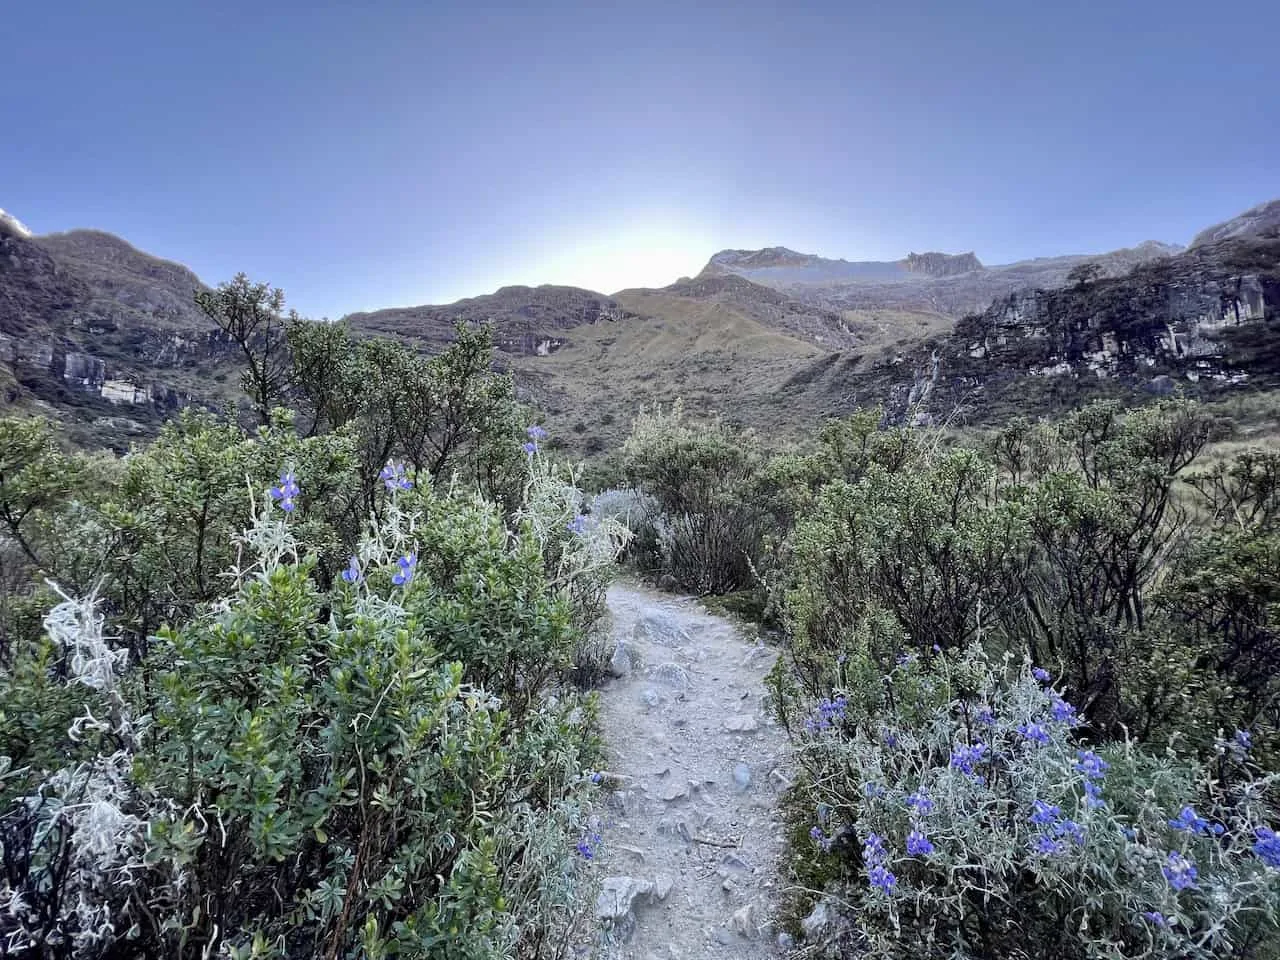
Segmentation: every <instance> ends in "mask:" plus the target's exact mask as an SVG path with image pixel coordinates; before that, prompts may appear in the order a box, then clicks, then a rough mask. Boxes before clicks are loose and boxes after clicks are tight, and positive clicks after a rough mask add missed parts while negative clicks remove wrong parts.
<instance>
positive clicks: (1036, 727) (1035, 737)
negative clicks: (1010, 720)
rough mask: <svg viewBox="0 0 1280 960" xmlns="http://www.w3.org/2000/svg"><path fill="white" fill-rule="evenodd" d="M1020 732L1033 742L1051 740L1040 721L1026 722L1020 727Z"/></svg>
mask: <svg viewBox="0 0 1280 960" xmlns="http://www.w3.org/2000/svg"><path fill="white" fill-rule="evenodd" d="M1018 733H1020V734H1022V737H1023V739H1024V740H1030V741H1031V742H1032V743H1048V742H1049V733H1048V731H1047V730H1045V728H1044V727H1043V726H1041V725H1040V724H1038V723H1024V724H1022V725H1021V726H1019V727H1018Z"/></svg>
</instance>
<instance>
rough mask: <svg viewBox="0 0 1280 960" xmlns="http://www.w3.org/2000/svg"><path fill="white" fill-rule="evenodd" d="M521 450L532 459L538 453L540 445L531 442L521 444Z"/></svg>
mask: <svg viewBox="0 0 1280 960" xmlns="http://www.w3.org/2000/svg"><path fill="white" fill-rule="evenodd" d="M520 449H521V450H523V451H524V452H525V453H527V454H528V455H529V456H531V457H532V456H533V455H534V454H535V453H537V452H538V445H537V444H536V443H534V442H533V441H532V440H530V441H528V442H527V443H522V444H520Z"/></svg>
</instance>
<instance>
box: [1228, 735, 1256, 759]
mask: <svg viewBox="0 0 1280 960" xmlns="http://www.w3.org/2000/svg"><path fill="white" fill-rule="evenodd" d="M1228 746H1229V747H1230V748H1231V752H1232V754H1234V755H1235V757H1236V759H1237V760H1243V759H1244V758H1245V757H1247V756H1248V755H1249V751H1250V750H1252V749H1253V734H1251V733H1250V732H1249V731H1248V730H1237V731H1236V732H1235V736H1233V737H1232V738H1231V742H1230V743H1229V744H1228Z"/></svg>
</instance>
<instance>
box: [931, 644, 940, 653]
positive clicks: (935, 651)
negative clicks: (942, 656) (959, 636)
mask: <svg viewBox="0 0 1280 960" xmlns="http://www.w3.org/2000/svg"><path fill="white" fill-rule="evenodd" d="M930 649H931V650H932V651H933V652H934V653H941V652H942V647H940V646H938V645H937V644H936V643H935V644H934V645H933V646H932V647H930Z"/></svg>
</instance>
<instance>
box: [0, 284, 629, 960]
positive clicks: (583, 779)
mask: <svg viewBox="0 0 1280 960" xmlns="http://www.w3.org/2000/svg"><path fill="white" fill-rule="evenodd" d="M207 306H208V308H209V309H210V310H212V311H213V312H214V313H216V314H217V315H218V316H219V317H220V318H221V319H222V320H224V321H225V322H226V323H227V324H228V325H231V326H234V330H232V333H233V334H234V335H235V336H236V337H237V338H238V342H240V343H241V347H242V350H243V351H244V354H245V357H246V362H247V364H248V366H249V371H248V373H247V375H246V378H245V384H246V387H247V388H248V389H249V391H250V393H251V394H252V397H253V405H254V409H255V419H256V420H257V421H258V424H257V425H256V426H255V427H253V428H252V429H251V430H249V431H245V430H243V429H242V428H241V427H240V426H239V425H238V424H236V423H235V422H234V419H233V418H224V417H216V416H213V415H211V414H199V413H194V412H188V413H184V414H182V415H181V416H179V417H178V418H176V419H175V420H174V421H173V422H172V423H170V424H169V425H167V426H166V427H165V428H164V430H163V431H162V432H161V434H160V436H159V437H158V439H157V440H156V441H155V442H154V443H152V444H150V445H149V446H147V447H144V448H140V449H135V450H133V451H131V452H130V453H129V454H128V455H127V456H124V457H121V458H115V457H111V456H95V455H86V454H83V453H77V452H74V451H70V450H68V449H66V448H64V446H63V444H62V443H61V442H60V439H59V437H58V435H57V433H56V431H54V430H53V429H52V427H51V426H50V425H49V424H47V423H46V422H44V421H41V420H38V419H29V420H6V421H3V422H0V867H2V871H3V872H2V873H0V953H4V954H5V955H6V956H8V955H12V956H31V957H37V956H38V957H48V958H57V957H77V958H79V957H84V958H107V957H125V956H129V957H133V956H146V957H165V958H168V957H179V958H181V957H191V958H195V957H212V956H222V957H232V958H234V957H244V958H248V957H255V958H265V957H298V958H301V957H308V958H310V957H328V958H337V957H355V956H361V957H370V958H374V957H390V956H400V957H441V958H444V957H449V958H488V957H494V958H496V957H509V956H516V957H535V956H536V957H555V956H559V955H561V954H562V953H563V951H564V950H565V949H566V944H567V942H568V931H569V930H570V928H571V926H572V925H573V923H574V922H575V921H576V916H575V912H576V911H580V910H581V909H582V905H583V904H585V903H590V901H591V897H590V895H589V892H587V891H584V890H582V889H580V887H581V886H582V884H583V883H584V882H585V878H584V877H583V876H581V875H580V872H579V871H578V870H577V868H576V866H575V860H574V858H572V857H570V856H569V855H568V854H570V853H571V852H572V851H573V849H574V846H575V841H576V840H578V839H579V838H580V836H581V832H580V830H581V827H580V825H579V821H580V819H581V813H580V810H581V805H582V802H583V800H584V799H585V797H586V794H587V791H588V790H589V789H590V778H589V777H587V776H586V771H587V769H588V768H589V767H590V766H593V765H594V764H595V761H596V758H597V750H598V745H597V742H596V732H595V730H596V725H595V721H594V702H593V700H592V699H591V698H590V697H588V696H585V695H584V694H582V693H580V692H579V689H580V686H581V685H584V684H586V683H588V682H589V681H590V680H592V679H593V678H594V676H595V675H596V674H597V673H598V671H599V662H600V658H601V654H600V650H599V648H600V647H601V636H602V631H603V630H604V629H605V627H604V623H603V619H604V614H605V608H604V593H605V589H606V587H607V584H608V579H609V575H610V573H611V570H612V567H613V564H614V562H615V559H616V557H617V555H618V552H619V551H620V549H621V548H622V547H623V545H624V543H625V540H626V537H627V531H626V529H625V528H624V527H623V526H622V525H621V524H619V523H617V522H616V521H614V520H610V519H608V518H592V517H587V516H584V512H585V507H584V498H583V495H582V493H581V492H580V491H579V489H578V476H577V475H576V474H575V473H573V472H571V471H566V470H564V469H563V468H561V467H558V466H556V465H555V464H553V463H551V462H549V461H548V460H546V459H545V458H544V457H542V456H541V454H540V453H539V451H538V447H539V443H540V441H543V440H545V432H544V431H542V429H541V428H540V427H536V426H535V427H529V428H528V429H527V431H526V430H525V427H524V424H525V423H526V422H527V420H526V415H525V414H524V413H523V412H522V410H521V408H520V407H519V406H518V405H517V404H516V402H515V400H514V395H513V391H512V386H511V381H510V378H508V377H503V376H498V375H496V374H494V373H493V372H492V370H491V362H492V341H491V338H490V337H489V334H488V332H487V331H485V330H472V329H469V328H465V327H460V328H459V329H458V332H457V333H458V336H457V340H456V342H455V343H454V344H452V345H451V346H450V347H449V348H448V349H446V350H445V351H444V352H443V353H442V354H440V355H439V356H437V357H433V358H430V359H424V358H420V357H418V356H416V355H415V354H413V353H412V352H410V351H409V350H407V349H406V348H404V347H402V346H397V345H395V344H391V343H389V342H386V341H364V342H359V343H357V342H354V341H352V340H351V338H350V337H349V336H348V334H347V332H346V331H345V330H344V329H343V328H341V327H340V326H335V325H321V324H314V325H313V324H305V323H303V322H301V321H298V320H296V318H295V319H294V320H292V321H291V322H289V323H288V324H285V323H284V322H283V321H282V320H281V319H280V318H279V317H278V316H276V315H275V314H277V313H278V309H279V306H280V298H279V297H278V295H277V294H276V292H273V291H271V290H270V288H268V287H266V286H264V285H251V284H249V283H248V282H247V281H246V280H244V279H243V278H237V281H236V282H235V283H233V284H231V285H224V288H220V290H219V291H218V294H217V296H216V297H213V298H212V299H209V300H208V301H207ZM264 325H265V326H264ZM282 400H283V401H287V402H290V403H293V404H294V405H295V408H296V409H293V410H289V409H284V408H279V407H276V408H274V409H273V407H274V405H275V404H276V403H279V402H280V401H282ZM522 444H523V449H522ZM246 521H250V526H249V528H248V529H244V526H245V523H246ZM575 681H576V683H575Z"/></svg>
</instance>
